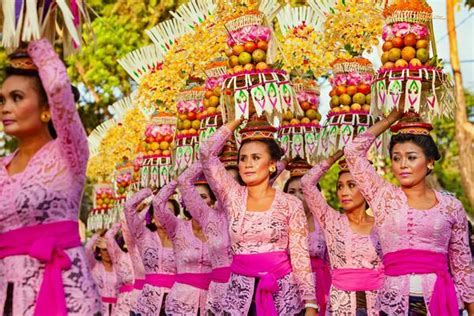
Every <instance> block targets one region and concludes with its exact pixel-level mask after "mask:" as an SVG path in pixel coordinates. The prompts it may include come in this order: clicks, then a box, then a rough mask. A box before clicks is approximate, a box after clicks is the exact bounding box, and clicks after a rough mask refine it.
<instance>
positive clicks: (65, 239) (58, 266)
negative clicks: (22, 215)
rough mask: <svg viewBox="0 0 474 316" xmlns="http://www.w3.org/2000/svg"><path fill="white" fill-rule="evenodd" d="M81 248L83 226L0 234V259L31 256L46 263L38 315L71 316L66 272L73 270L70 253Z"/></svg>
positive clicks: (67, 223) (51, 226)
mask: <svg viewBox="0 0 474 316" xmlns="http://www.w3.org/2000/svg"><path fill="white" fill-rule="evenodd" d="M79 246H81V239H80V237H79V224H78V223H77V222H76V221H61V222H55V223H48V224H40V225H35V226H28V227H22V228H18V229H14V230H11V231H8V232H6V233H3V234H0V258H1V259H3V258H5V257H9V256H17V255H28V256H30V257H32V258H35V259H38V260H39V261H40V262H43V263H45V267H44V274H43V282H41V287H40V290H39V292H38V297H37V298H36V307H35V313H34V315H36V316H38V315H60V316H63V315H67V306H66V300H65V294H64V286H63V278H62V271H63V270H64V271H67V270H69V269H70V268H71V260H70V259H69V257H68V255H67V253H66V251H65V250H66V249H70V248H75V247H79Z"/></svg>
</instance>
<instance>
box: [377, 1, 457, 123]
mask: <svg viewBox="0 0 474 316" xmlns="http://www.w3.org/2000/svg"><path fill="white" fill-rule="evenodd" d="M384 16H385V20H386V22H387V25H385V26H384V28H383V33H382V38H383V40H384V43H383V46H382V50H383V54H382V56H381V59H382V64H383V65H382V67H381V69H379V70H378V72H377V76H376V77H375V78H374V80H373V86H372V91H373V92H374V95H376V96H377V97H376V98H374V99H373V104H372V105H373V106H374V107H375V108H378V109H379V110H381V111H384V112H388V111H390V110H391V109H393V108H395V107H397V106H400V105H402V106H403V109H404V112H405V113H407V112H410V111H413V112H416V113H422V112H423V113H425V114H426V115H427V116H428V117H433V116H451V115H452V113H453V109H454V106H455V100H454V94H453V83H452V82H451V80H450V79H449V78H448V77H447V76H446V74H445V73H443V66H442V63H441V60H440V59H438V58H437V53H436V42H435V40H434V33H433V22H432V9H431V7H430V6H429V5H428V3H427V2H426V1H425V0H395V1H393V3H392V4H391V5H390V6H388V7H386V8H385V9H384ZM430 52H432V54H433V56H430Z"/></svg>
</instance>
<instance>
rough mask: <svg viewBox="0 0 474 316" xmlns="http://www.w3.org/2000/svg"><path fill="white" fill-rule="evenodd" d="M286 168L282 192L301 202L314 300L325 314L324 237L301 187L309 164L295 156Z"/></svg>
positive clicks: (326, 261) (327, 286)
mask: <svg viewBox="0 0 474 316" xmlns="http://www.w3.org/2000/svg"><path fill="white" fill-rule="evenodd" d="M287 169H288V170H289V171H290V178H289V179H288V181H287V182H286V183H285V187H284V188H283V192H286V193H289V194H291V195H294V196H296V197H297V198H298V199H300V200H301V201H302V202H303V206H304V211H305V214H306V219H307V221H308V229H309V255H310V258H311V267H312V269H313V274H314V280H315V285H316V301H317V302H318V305H319V308H320V311H319V313H320V314H321V315H325V313H326V306H327V301H328V299H329V290H330V287H331V273H330V267H329V258H328V253H327V248H326V240H325V239H324V232H323V230H322V229H321V225H319V223H318V221H317V220H316V219H315V218H314V216H313V214H312V213H311V211H310V209H309V207H308V204H307V203H306V200H305V198H304V194H303V189H302V187H301V178H302V177H303V176H304V175H305V174H306V172H308V170H309V169H311V165H309V164H308V163H307V162H306V160H303V159H299V158H297V159H294V160H292V161H290V163H289V164H288V166H287Z"/></svg>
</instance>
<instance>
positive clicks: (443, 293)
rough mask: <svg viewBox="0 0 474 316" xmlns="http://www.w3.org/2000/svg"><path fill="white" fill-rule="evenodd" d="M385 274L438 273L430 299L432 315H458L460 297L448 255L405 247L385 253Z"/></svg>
mask: <svg viewBox="0 0 474 316" xmlns="http://www.w3.org/2000/svg"><path fill="white" fill-rule="evenodd" d="M383 263H384V265H385V274H386V275H389V276H400V275H406V274H410V273H415V274H427V273H436V282H435V284H434V288H433V294H432V295H431V300H430V306H429V310H430V314H431V315H458V314H459V307H458V299H457V295H456V288H455V287H454V282H453V279H452V278H451V275H450V274H449V268H448V257H447V255H446V254H444V253H439V252H433V251H429V250H416V249H404V250H399V251H395V252H390V253H387V254H385V255H384V257H383Z"/></svg>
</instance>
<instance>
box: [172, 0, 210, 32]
mask: <svg viewBox="0 0 474 316" xmlns="http://www.w3.org/2000/svg"><path fill="white" fill-rule="evenodd" d="M216 9H217V4H216V3H215V2H214V1H212V0H191V1H189V2H188V3H186V4H183V5H181V6H180V7H179V8H178V10H176V12H170V13H171V15H172V16H173V17H175V18H176V20H178V21H181V22H182V23H183V24H184V26H185V27H187V28H189V29H191V30H193V31H194V30H195V29H196V27H197V26H198V25H199V24H201V23H203V22H204V21H205V20H206V19H208V18H209V17H210V16H212V15H213V14H214V12H215V11H216Z"/></svg>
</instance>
